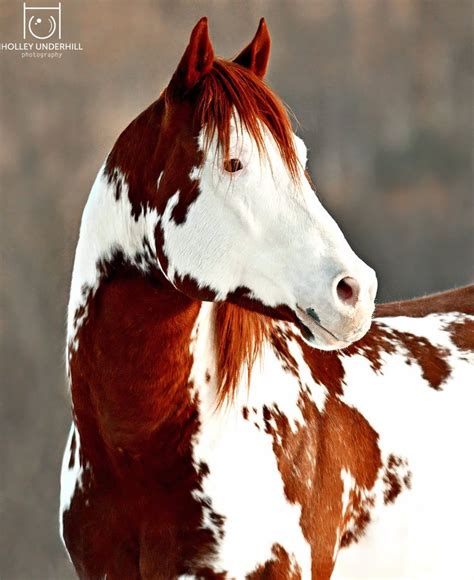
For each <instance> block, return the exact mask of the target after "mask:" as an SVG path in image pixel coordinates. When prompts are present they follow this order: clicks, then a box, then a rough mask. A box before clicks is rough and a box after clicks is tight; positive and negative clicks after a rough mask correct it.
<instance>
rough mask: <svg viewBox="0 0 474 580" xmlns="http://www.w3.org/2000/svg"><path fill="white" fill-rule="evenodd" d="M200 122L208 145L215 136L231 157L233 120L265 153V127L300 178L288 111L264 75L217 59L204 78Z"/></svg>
mask: <svg viewBox="0 0 474 580" xmlns="http://www.w3.org/2000/svg"><path fill="white" fill-rule="evenodd" d="M195 118H196V122H197V125H198V126H200V127H202V128H203V129H204V148H205V149H208V147H209V145H210V143H211V141H212V140H213V138H214V137H217V142H218V146H219V148H220V150H221V153H222V155H223V157H224V159H227V158H228V157H229V147H230V131H231V126H232V120H234V121H235V122H236V123H237V128H238V129H244V130H246V131H247V132H248V133H249V135H250V136H251V137H252V139H253V140H254V141H255V143H256V145H257V149H258V152H259V153H260V154H261V155H262V154H265V140H264V134H263V131H262V128H263V126H265V127H266V128H267V129H268V130H269V132H270V134H271V135H272V137H273V139H274V141H275V143H276V144H277V146H278V149H279V151H280V154H281V156H282V159H283V161H284V163H285V165H286V166H287V167H288V169H289V171H290V173H291V175H292V177H293V179H295V180H297V178H298V175H299V171H298V157H297V154H296V148H295V144H294V138H293V130H292V127H291V122H290V119H289V116H288V112H287V110H286V108H285V106H284V105H283V103H282V102H281V100H280V99H279V98H278V97H277V96H276V95H275V94H274V93H273V91H272V90H271V89H270V88H269V87H268V85H266V84H265V83H264V82H263V81H262V80H261V79H260V78H258V77H257V76H256V75H255V74H253V73H252V72H251V71H249V70H247V69H246V68H245V67H243V66H241V65H239V64H236V63H234V62H231V61H227V60H222V59H216V60H215V61H214V65H213V68H212V70H211V71H210V72H209V73H208V74H207V75H206V76H205V77H204V78H203V79H202V81H201V84H200V87H199V97H198V101H197V103H196V110H195Z"/></svg>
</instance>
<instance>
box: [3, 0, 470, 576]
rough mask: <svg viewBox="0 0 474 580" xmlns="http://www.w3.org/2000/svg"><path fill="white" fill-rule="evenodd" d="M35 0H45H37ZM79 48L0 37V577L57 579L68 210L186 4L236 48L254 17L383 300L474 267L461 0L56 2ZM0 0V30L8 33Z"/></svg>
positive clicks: (327, 190) (187, 16)
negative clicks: (44, 54)
mask: <svg viewBox="0 0 474 580" xmlns="http://www.w3.org/2000/svg"><path fill="white" fill-rule="evenodd" d="M32 4H33V5H46V6H47V5H54V4H55V2H54V1H46V2H44V3H42V2H39V1H35V2H32ZM62 5H63V17H62V24H63V26H62V28H63V41H65V42H80V43H81V44H82V47H83V51H82V52H66V53H63V56H62V58H61V59H43V60H38V59H33V58H28V59H22V58H21V53H13V52H5V51H2V52H0V113H1V115H0V119H1V139H0V171H1V182H0V183H1V195H2V200H1V203H2V208H1V214H0V219H1V224H0V232H1V244H0V247H1V270H0V274H1V290H2V292H1V320H0V324H1V340H2V343H1V356H2V359H1V360H2V369H1V372H0V376H1V379H2V386H1V406H0V413H1V416H0V425H1V436H0V451H1V458H0V510H1V513H0V522H1V524H0V578H2V579H4V580H10V579H21V580H23V579H25V580H29V579H34V580H41V579H43V578H44V579H68V578H72V577H73V574H72V570H71V567H70V565H69V563H68V561H67V558H66V556H65V553H64V551H63V549H62V546H61V544H60V541H59V537H58V525H57V506H58V498H59V469H60V461H61V454H62V450H63V446H64V444H65V439H66V434H67V429H68V423H69V421H70V412H69V403H68V395H67V392H66V387H65V380H64V365H63V351H64V335H65V312H66V303H67V299H68V288H69V279H70V275H71V269H72V261H73V252H74V248H75V244H76V239H77V235H78V228H79V221H80V216H81V211H82V208H83V206H84V203H85V201H86V198H87V195H88V192H89V189H90V186H91V184H92V182H93V180H94V178H95V175H96V172H97V170H98V168H99V167H100V165H101V164H102V161H103V160H104V158H105V157H106V155H107V153H108V151H109V149H110V148H111V146H112V145H113V143H114V140H115V139H116V137H117V136H118V134H119V133H120V131H121V130H122V129H123V128H124V127H125V125H127V124H128V123H129V121H130V120H131V119H132V118H134V117H135V116H136V115H137V114H138V113H139V112H141V111H142V110H143V109H144V108H145V107H146V106H147V105H148V104H149V103H150V102H151V101H152V100H154V99H155V98H156V97H157V96H158V94H159V92H160V90H161V89H162V88H163V87H164V86H165V85H166V83H167V81H168V79H169V78H170V76H171V74H172V73H173V71H174V68H175V66H176V64H177V62H178V60H179V58H180V57H181V54H182V52H183V51H184V48H185V46H186V43H187V40H188V38H189V33H190V31H191V28H192V26H193V25H194V23H195V22H196V21H197V19H198V18H199V17H200V16H202V15H207V16H208V17H209V19H210V29H211V35H212V38H213V41H214V46H215V49H216V51H217V53H218V54H221V55H223V56H231V55H233V54H235V53H236V52H238V51H239V50H240V49H241V48H242V47H243V46H244V45H245V44H246V43H247V42H248V41H250V39H251V38H252V36H253V34H254V33H255V30H256V28H257V24H258V19H259V18H260V16H265V17H266V18H267V22H268V25H269V28H270V32H271V35H272V40H273V50H272V60H271V64H270V71H269V75H268V82H269V83H270V84H271V85H272V86H273V87H274V89H275V91H276V92H277V93H278V94H279V95H280V96H281V97H282V98H283V100H284V101H285V102H287V103H288V104H289V105H290V106H291V109H292V110H293V112H294V114H295V115H296V117H297V119H298V120H299V122H300V126H299V128H298V133H299V134H300V135H301V136H302V137H303V138H304V139H305V141H306V143H307V145H308V147H309V155H310V162H309V168H310V170H311V173H312V175H313V177H314V180H315V183H316V184H317V187H318V190H319V194H320V196H321V198H322V200H323V202H324V203H325V205H326V206H327V207H328V209H329V210H330V211H331V213H332V214H333V215H334V217H335V218H336V221H338V222H339V224H340V225H341V227H342V229H343V230H344V231H345V233H346V235H347V237H348V239H349V241H350V243H351V244H352V246H353V247H354V249H355V250H356V251H357V252H358V253H359V255H360V256H361V257H362V258H363V259H365V260H366V261H367V262H368V263H369V264H371V265H372V266H373V267H375V269H376V271H377V273H378V278H379V284H380V291H379V300H380V301H385V300H392V299H396V298H409V297H413V296H416V295H420V294H425V293H428V292H433V291H437V290H444V289H447V288H451V287H453V286H458V285H462V284H466V283H468V282H470V281H472V280H473V274H474V272H473V264H474V260H473V255H474V254H473V251H474V238H473V227H472V226H473V218H474V214H473V212H474V210H473V195H472V191H473V189H472V185H473V183H472V181H473V173H472V154H473V128H474V127H473V109H472V106H473V4H472V2H471V1H469V0H449V1H448V0H352V1H349V0H347V1H340V0H327V1H323V0H320V1H315V0H312V1H309V0H307V1H287V2H285V1H277V0H275V1H270V0H267V1H260V2H257V1H253V2H250V1H237V0H234V1H230V0H214V1H213V2H205V1H199V0H195V1H191V0H188V1H178V0H172V1H171V0H170V1H164V0H161V1H156V0H155V1H154V2H151V1H145V0H137V1H135V2H126V1H125V0H122V1H117V0H114V1H113V2H112V1H108V2H106V1H91V0H80V1H78V0H77V1H76V0H63V3H62ZM22 33H23V31H22V2H20V1H16V0H8V1H5V0H1V1H0V42H22Z"/></svg>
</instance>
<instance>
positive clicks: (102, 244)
mask: <svg viewBox="0 0 474 580" xmlns="http://www.w3.org/2000/svg"><path fill="white" fill-rule="evenodd" d="M116 174H117V179H119V180H120V181H121V186H122V187H121V195H120V199H119V200H116V199H115V186H114V185H113V184H112V185H111V184H109V183H108V181H107V176H106V175H105V173H104V166H103V167H102V168H101V169H100V171H99V173H98V175H97V178H96V180H95V182H94V185H93V186H92V190H91V192H90V195H89V199H88V200H87V204H86V206H85V208H84V213H83V215H82V221H81V229H80V234H79V241H78V244H77V248H76V256H75V259H74V269H73V273H72V281H71V292H70V298H69V307H68V324H67V337H68V345H70V346H72V348H73V349H74V350H75V349H77V343H76V342H75V338H76V335H77V331H78V330H79V328H80V327H81V325H82V323H83V321H84V320H85V318H86V317H87V312H86V313H85V314H84V316H83V317H82V318H81V319H79V320H77V321H75V314H76V312H77V310H78V308H79V307H80V306H82V305H84V304H85V297H84V294H83V288H84V287H86V288H87V289H89V290H90V291H91V292H92V293H94V292H95V291H96V290H97V287H98V284H99V281H100V272H99V269H98V264H99V262H100V261H107V260H108V259H110V258H111V257H112V255H113V252H114V251H117V250H121V251H122V252H123V253H124V255H125V256H126V257H127V258H128V259H129V260H130V262H131V263H135V257H136V255H137V254H140V253H142V252H143V239H144V238H146V239H147V240H148V242H149V244H150V246H151V248H152V250H153V253H154V254H155V252H156V250H155V228H156V225H157V223H158V221H159V219H158V214H157V211H156V210H155V209H150V208H149V207H146V208H143V210H142V213H141V214H140V217H139V218H138V220H135V219H134V218H133V217H132V205H131V203H130V200H129V198H128V184H127V182H126V181H125V179H124V178H123V176H122V175H121V174H120V172H118V171H116ZM156 264H157V265H159V264H158V261H156Z"/></svg>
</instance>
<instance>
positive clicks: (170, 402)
mask: <svg viewBox="0 0 474 580" xmlns="http://www.w3.org/2000/svg"><path fill="white" fill-rule="evenodd" d="M198 312H199V303H197V302H194V301H191V300H189V299H188V298H186V297H185V296H183V295H181V294H179V293H177V292H176V291H174V290H170V289H169V287H167V286H165V285H164V284H160V283H158V282H155V281H154V280H152V279H151V278H147V277H144V276H141V275H139V273H137V272H135V274H132V273H130V274H129V275H127V276H123V277H120V276H118V277H117V278H115V279H112V280H107V281H103V282H102V283H101V284H100V285H99V288H98V289H97V291H96V293H95V295H94V297H93V298H92V299H91V300H90V302H89V304H88V315H87V321H86V322H85V323H84V324H83V325H82V327H81V328H80V330H79V332H78V336H77V349H76V350H75V351H74V352H73V354H72V357H71V361H70V367H71V382H72V385H71V387H72V397H73V403H74V411H75V414H76V417H77V420H78V422H79V427H80V430H82V431H84V430H88V429H89V430H92V431H94V437H92V438H91V445H92V439H94V438H95V437H97V436H98V434H100V436H101V438H102V439H103V442H104V443H105V447H106V448H108V449H109V450H114V449H115V450H118V451H120V452H122V451H125V452H127V454H128V455H130V456H134V455H146V456H148V455H152V454H153V453H155V455H156V451H157V446H159V445H161V443H160V441H162V442H163V444H165V443H166V444H168V445H170V444H171V447H172V448H173V449H176V445H174V443H175V441H174V440H175V439H176V440H178V439H181V438H185V437H186V436H187V435H189V437H190V436H191V435H192V432H193V429H195V426H194V423H195V420H194V418H195V415H196V412H195V410H194V409H193V400H192V384H191V383H190V375H191V369H192V365H193V359H192V356H191V352H190V347H191V340H192V333H193V328H194V325H195V321H196V318H197V316H198ZM81 427H82V429H81ZM188 430H189V433H188V432H187V431H188ZM82 435H83V433H81V437H82ZM177 442H178V443H179V441H177Z"/></svg>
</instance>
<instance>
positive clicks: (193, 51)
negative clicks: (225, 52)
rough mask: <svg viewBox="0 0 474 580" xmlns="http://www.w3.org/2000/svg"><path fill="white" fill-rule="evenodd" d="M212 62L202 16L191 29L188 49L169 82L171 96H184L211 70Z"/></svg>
mask: <svg viewBox="0 0 474 580" xmlns="http://www.w3.org/2000/svg"><path fill="white" fill-rule="evenodd" d="M213 62H214V49H213V48H212V44H211V40H210V38H209V31H208V28H207V18H206V17H205V16H204V17H203V18H201V20H199V22H198V23H197V24H196V26H195V27H194V28H193V31H192V32H191V38H190V39H189V44H188V47H187V48H186V50H185V51H184V54H183V56H182V58H181V60H180V63H179V65H178V68H177V69H176V71H175V73H174V75H173V78H172V79H171V81H170V84H169V88H170V89H171V92H172V94H173V95H184V94H185V93H186V92H188V91H189V90H191V89H192V88H193V87H194V86H195V85H197V83H198V82H199V81H200V80H201V78H202V77H203V76H204V75H206V74H207V73H208V72H209V71H210V70H211V68H212V64H213Z"/></svg>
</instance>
